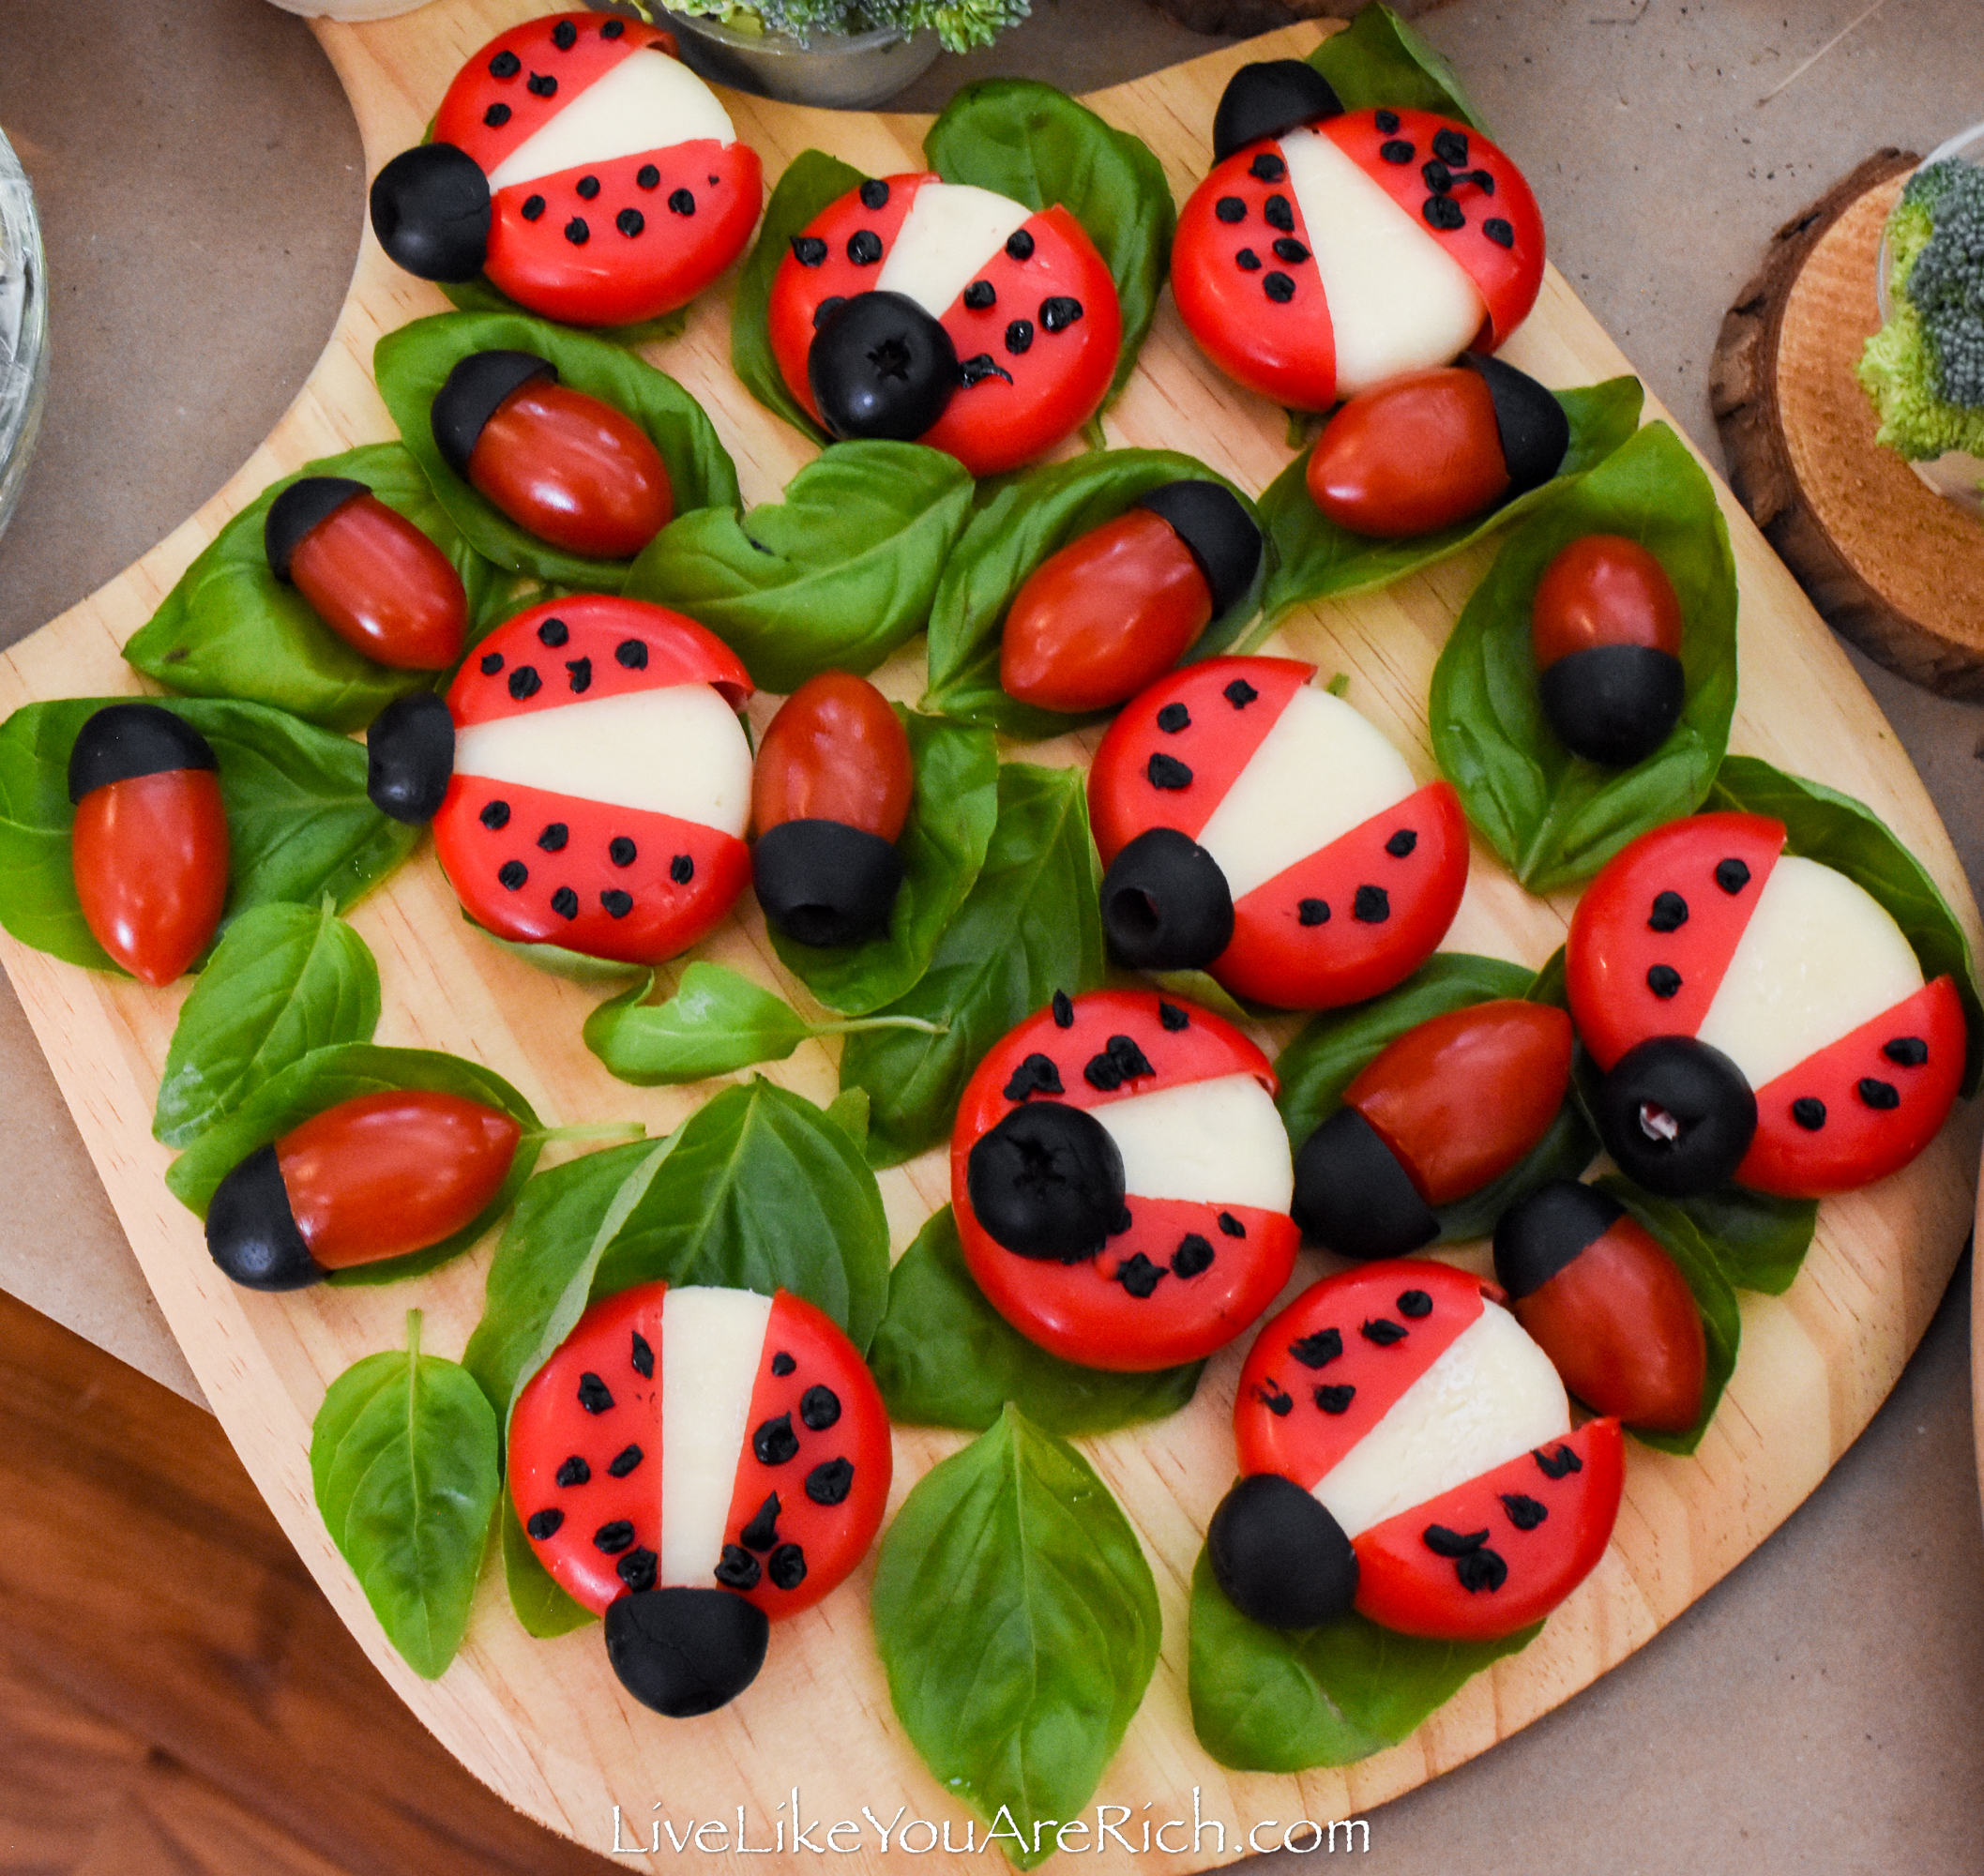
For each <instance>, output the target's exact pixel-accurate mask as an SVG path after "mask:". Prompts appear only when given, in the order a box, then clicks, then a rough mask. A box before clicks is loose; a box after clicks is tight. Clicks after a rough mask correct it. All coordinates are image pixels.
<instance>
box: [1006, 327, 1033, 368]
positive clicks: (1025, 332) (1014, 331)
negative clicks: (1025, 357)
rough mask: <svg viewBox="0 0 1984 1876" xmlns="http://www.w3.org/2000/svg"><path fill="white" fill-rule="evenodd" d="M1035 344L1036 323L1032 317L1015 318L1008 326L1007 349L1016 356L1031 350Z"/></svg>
mask: <svg viewBox="0 0 1984 1876" xmlns="http://www.w3.org/2000/svg"><path fill="white" fill-rule="evenodd" d="M1033 344H1034V323H1033V321H1032V320H1030V319H1015V320H1012V321H1011V322H1009V323H1008V324H1007V328H1006V349H1007V351H1008V352H1010V353H1011V354H1012V355H1013V356H1014V357H1015V358H1017V357H1019V356H1021V355H1022V353H1026V352H1031V351H1032V350H1033Z"/></svg>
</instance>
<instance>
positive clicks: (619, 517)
mask: <svg viewBox="0 0 1984 1876" xmlns="http://www.w3.org/2000/svg"><path fill="white" fill-rule="evenodd" d="M468 479H469V480H470V481H471V482H473V483H474V484H475V485H476V487H477V489H479V490H480V491H481V492H482V493H483V494H485V495H487V496H488V497H489V499H490V500H491V501H492V502H493V503H494V504H495V505H496V506H497V507H499V508H501V509H502V510H503V512H504V513H505V514H507V516H508V517H509V518H510V520H511V521H513V522H516V523H517V524H518V526H520V527H525V528H528V529H529V530H530V531H531V533H533V534H535V535H537V536H538V537H540V538H542V539H544V540H548V541H550V542H551V543H552V545H553V547H562V548H565V549H566V550H567V551H568V552H572V553H585V554H591V555H593V556H594V557H595V558H597V559H600V560H624V559H626V558H627V557H628V556H629V555H630V554H635V553H639V552H640V551H641V550H642V549H643V548H644V547H645V546H646V545H647V543H648V542H649V541H651V540H652V539H653V538H654V537H655V536H656V535H658V534H659V533H660V531H661V530H662V529H663V528H664V527H666V526H667V525H668V520H669V517H670V515H671V514H673V513H674V502H673V496H672V493H671V492H670V489H669V485H668V470H667V468H666V467H665V466H664V465H663V463H662V461H661V458H660V455H659V452H658V451H657V450H656V448H655V446H654V445H653V444H652V443H650V442H649V441H648V439H647V437H646V435H645V433H644V431H642V430H641V428H640V427H639V426H638V425H637V424H636V423H634V421H633V420H632V419H631V418H630V417H628V416H624V415H623V414H622V413H621V412H619V411H616V410H614V409H613V407H612V406H611V405H608V404H603V403H601V402H600V401H599V400H598V398H589V397H587V396H586V395H585V393H584V392H583V391H574V390H568V388H567V387H566V386H563V385H548V384H543V383H531V384H527V385H523V386H519V388H518V389H516V390H515V391H513V392H511V394H510V395H509V396H508V397H507V398H506V399H505V400H504V401H503V402H502V403H501V404H499V405H498V406H497V408H496V410H495V412H494V414H493V415H492V416H491V417H490V419H489V421H488V423H486V424H485V425H484V426H483V428H482V434H481V436H480V437H478V438H477V442H476V447H475V451H474V453H473V454H472V455H471V456H470V457H469V459H468Z"/></svg>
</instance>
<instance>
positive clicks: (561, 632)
mask: <svg viewBox="0 0 1984 1876" xmlns="http://www.w3.org/2000/svg"><path fill="white" fill-rule="evenodd" d="M571 635H572V628H570V627H569V626H568V625H567V624H566V623H565V621H564V620H563V619H546V620H545V622H544V623H543V624H542V625H541V626H539V627H538V643H539V644H544V645H549V646H551V648H552V649H553V651H555V650H557V648H558V647H559V646H560V645H562V644H568V643H570V642H571Z"/></svg>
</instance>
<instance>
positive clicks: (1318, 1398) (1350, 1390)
mask: <svg viewBox="0 0 1984 1876" xmlns="http://www.w3.org/2000/svg"><path fill="white" fill-rule="evenodd" d="M1356 1398H1357V1390H1356V1387H1355V1385H1354V1384H1352V1383H1350V1382H1345V1383H1343V1384H1341V1385H1340V1386H1331V1385H1328V1384H1325V1385H1324V1386H1322V1387H1319V1388H1317V1389H1316V1391H1315V1402H1316V1405H1317V1406H1318V1407H1320V1408H1321V1409H1322V1410H1323V1411H1324V1413H1325V1414H1347V1413H1349V1412H1350V1403H1351V1402H1352V1401H1353V1400H1355V1399H1356Z"/></svg>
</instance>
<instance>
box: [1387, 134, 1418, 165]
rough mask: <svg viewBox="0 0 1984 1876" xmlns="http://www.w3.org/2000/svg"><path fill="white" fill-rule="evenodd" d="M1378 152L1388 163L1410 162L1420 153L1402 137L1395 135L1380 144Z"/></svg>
mask: <svg viewBox="0 0 1984 1876" xmlns="http://www.w3.org/2000/svg"><path fill="white" fill-rule="evenodd" d="M1378 154H1379V155H1380V156H1381V157H1383V158H1384V159H1385V160H1386V162H1388V163H1399V164H1401V165H1402V164H1405V163H1409V162H1411V161H1412V159H1414V158H1415V157H1416V156H1417V155H1418V154H1419V153H1418V151H1416V149H1414V148H1413V146H1412V145H1411V144H1408V143H1407V142H1406V141H1405V139H1404V138H1402V137H1393V138H1392V139H1391V140H1390V141H1389V142H1387V143H1383V144H1379V145H1378Z"/></svg>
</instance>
